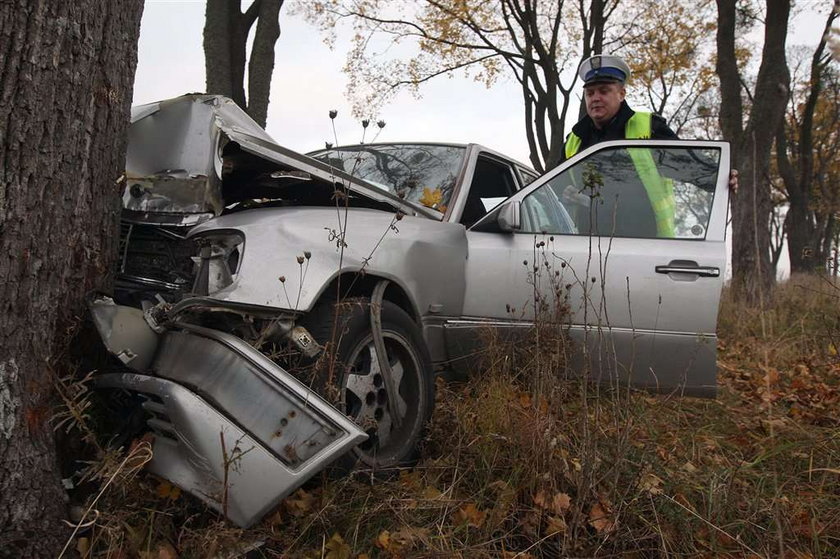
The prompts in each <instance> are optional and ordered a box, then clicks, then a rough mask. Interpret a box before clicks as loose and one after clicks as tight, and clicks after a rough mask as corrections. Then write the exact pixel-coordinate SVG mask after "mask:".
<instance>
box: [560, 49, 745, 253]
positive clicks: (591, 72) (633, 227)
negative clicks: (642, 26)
mask: <svg viewBox="0 0 840 559" xmlns="http://www.w3.org/2000/svg"><path fill="white" fill-rule="evenodd" d="M578 75H579V76H580V79H581V80H582V81H583V93H584V95H583V98H584V103H585V105H586V116H584V117H583V118H582V119H580V121H578V122H577V124H575V125H574V126H573V127H572V131H571V133H570V134H569V136H568V137H567V138H566V145H565V156H566V159H568V158H570V157H572V156H573V155H575V154H576V153H578V152H580V151H583V150H584V149H586V148H588V147H590V146H592V145H594V144H597V143H599V142H606V141H610V140H624V139H653V140H676V139H678V138H677V135H676V133H674V131H673V130H671V129H670V128H669V127H668V125H667V123H666V122H665V119H664V118H662V117H661V116H659V115H657V114H654V113H650V112H642V111H634V110H633V109H631V108H630V106H629V105H628V104H627V102H626V101H625V96H626V90H625V87H624V84H625V83H626V82H627V80H628V78H629V77H630V68H629V67H628V66H627V63H626V62H624V60H623V59H622V58H621V57H618V56H611V55H603V54H597V55H595V56H591V57H589V58H587V59H586V60H584V61H583V63H582V64H581V65H580V68H579V69H578ZM630 155H631V156H632V159H633V161H632V164H633V166H634V167H635V170H636V172H637V174H638V177H639V178H640V179H641V183H642V185H643V186H644V191H645V194H646V195H647V196H645V195H641V196H640V195H639V194H638V193H633V192H624V194H625V196H624V202H623V204H624V210H625V212H624V215H625V216H633V217H635V218H636V219H634V220H632V221H634V222H635V223H632V224H628V223H624V224H622V226H621V227H619V228H618V230H616V233H618V234H621V233H622V232H623V231H621V228H622V227H626V228H627V229H628V231H627V232H626V234H628V235H630V236H637V235H638V236H658V237H672V236H673V235H674V225H673V224H674V209H675V201H674V194H673V188H672V187H671V186H669V184H670V183H669V181H668V179H666V178H665V177H661V176H659V174H658V172H657V171H656V165H655V164H654V162H653V160H652V159H651V158H650V157H651V156H650V154H649V152H648V151H647V150H634V151H633V152H632V153H630ZM729 187H730V189H731V190H732V191H733V192H734V191H735V190H737V188H738V171H736V170H734V169H733V170H731V171H730V175H729ZM628 195H629V196H628ZM566 196H569V194H568V193H564V197H566ZM649 217H650V218H651V219H648V218H649ZM645 222H650V223H655V224H656V227H655V230H647V231H646V230H644V228H643V227H642V225H641V224H643V223H645Z"/></svg>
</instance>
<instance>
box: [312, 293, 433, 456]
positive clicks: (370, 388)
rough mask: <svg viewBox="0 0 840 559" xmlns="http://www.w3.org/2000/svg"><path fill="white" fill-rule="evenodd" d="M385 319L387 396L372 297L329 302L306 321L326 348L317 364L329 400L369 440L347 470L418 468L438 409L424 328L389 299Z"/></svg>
mask: <svg viewBox="0 0 840 559" xmlns="http://www.w3.org/2000/svg"><path fill="white" fill-rule="evenodd" d="M336 312H337V313H338V317H337V320H336V316H335V313H336ZM380 316H381V322H382V337H383V343H384V347H385V352H386V354H387V359H388V363H389V364H390V368H391V374H392V378H393V386H394V388H395V390H394V393H390V392H389V390H388V386H389V383H388V382H387V380H386V378H385V376H384V375H385V373H384V372H383V371H382V370H381V368H380V365H379V356H378V355H377V350H376V344H375V343H374V340H373V332H372V329H371V320H370V300H369V299H367V298H354V299H350V300H347V301H343V302H341V303H338V304H335V303H332V304H326V303H325V304H323V306H322V307H320V308H316V309H314V310H313V312H312V313H311V314H310V315H309V316H308V317H306V320H304V325H305V326H306V327H307V328H308V329H309V332H310V333H311V334H312V336H313V337H314V338H315V339H316V340H317V341H318V342H319V343H320V344H322V345H324V346H325V347H326V348H327V351H326V353H325V355H324V357H323V358H322V359H321V360H320V362H319V364H318V377H317V378H318V379H319V380H318V384H320V385H321V386H322V388H323V391H324V392H325V393H326V394H327V395H328V397H329V396H330V392H332V393H333V396H334V397H333V398H330V399H332V400H335V399H337V400H338V401H337V405H338V407H339V409H342V410H343V411H344V413H346V414H347V415H348V416H349V417H351V418H352V419H353V420H354V421H356V423H357V424H358V425H359V426H361V427H362V429H364V430H365V431H366V432H367V434H368V440H367V441H365V442H364V443H362V444H360V445H359V446H358V447H356V448H355V449H354V451H353V453H352V456H350V457H348V458H345V463H344V464H341V466H349V467H352V466H354V465H356V463H361V464H364V465H365V466H367V467H370V468H373V469H376V470H383V469H388V468H393V467H399V466H406V465H410V464H412V463H413V462H415V461H416V460H417V458H418V457H419V445H420V442H421V441H422V438H423V435H424V432H425V428H426V424H427V423H428V421H429V419H430V417H431V414H432V410H433V408H434V397H435V395H434V390H435V386H434V376H433V371H432V365H431V359H430V358H429V353H428V350H427V349H426V345H425V343H424V341H423V336H422V334H421V332H420V329H419V328H418V326H417V324H416V323H415V322H414V321H413V320H412V319H411V317H409V316H408V315H407V314H406V313H405V311H403V310H402V309H401V308H399V307H398V306H396V305H395V304H393V303H391V302H389V301H383V302H382V308H381V313H380ZM334 324H335V325H337V328H336V330H335V333H333V325H334ZM332 348H335V350H334V351H333V350H332ZM331 388H332V390H331ZM335 388H338V390H337V391H336V390H335ZM336 397H337V398H336ZM346 462H350V463H346Z"/></svg>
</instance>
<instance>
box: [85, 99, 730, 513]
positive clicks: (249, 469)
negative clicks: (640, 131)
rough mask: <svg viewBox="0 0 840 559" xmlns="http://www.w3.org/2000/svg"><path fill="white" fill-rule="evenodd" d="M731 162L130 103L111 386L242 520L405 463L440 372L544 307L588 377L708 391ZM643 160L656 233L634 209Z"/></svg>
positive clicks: (672, 149) (162, 452)
mask: <svg viewBox="0 0 840 559" xmlns="http://www.w3.org/2000/svg"><path fill="white" fill-rule="evenodd" d="M728 169H729V148H728V145H727V144H725V143H719V142H701V141H652V140H646V141H633V142H624V141H619V142H606V143H603V144H599V145H597V146H594V147H592V148H589V149H587V150H586V151H584V152H582V153H580V154H579V155H577V156H575V157H574V158H572V159H570V160H569V161H567V162H565V163H564V164H563V165H561V166H560V167H558V168H556V169H554V170H553V171H551V172H549V173H548V174H546V175H544V176H542V177H539V178H538V177H537V174H536V173H534V171H533V170H531V169H529V168H528V167H527V166H524V165H522V164H519V163H517V162H515V161H513V160H511V159H509V158H507V157H504V156H502V155H500V154H498V153H495V152H493V151H490V150H488V149H486V148H483V147H482V146H478V145H475V144H469V145H455V144H429V143H399V144H394V143H392V144H371V145H357V146H348V147H336V148H328V149H325V150H321V151H318V152H314V153H312V154H309V155H303V154H299V153H296V152H294V151H291V150H288V149H286V148H283V147H281V146H279V145H278V144H277V143H275V141H274V140H273V139H272V138H271V137H269V136H268V135H267V134H266V133H265V132H264V131H263V130H262V129H261V128H260V127H258V126H257V125H256V124H255V123H254V122H253V121H251V119H250V118H249V117H248V116H247V115H246V114H245V113H244V112H242V111H241V110H240V109H239V108H238V107H237V106H236V105H235V104H234V103H233V102H232V101H230V100H228V99H226V98H223V97H219V96H210V95H188V96H184V97H180V98H176V99H172V100H168V101H162V102H159V103H152V104H149V105H143V106H140V107H136V108H135V109H134V110H133V112H132V124H131V127H130V133H129V149H128V155H127V161H126V175H125V185H124V192H123V213H122V231H121V242H120V258H119V269H118V270H117V283H116V288H115V293H114V297H113V298H109V297H104V296H99V297H97V298H95V299H93V300H92V301H91V305H90V306H91V310H92V315H93V319H94V323H95V324H96V325H97V327H98V329H99V331H100V334H101V335H102V337H103V340H104V342H105V345H106V347H107V348H108V349H109V351H110V352H111V353H113V354H114V355H115V356H116V357H117V358H118V359H119V364H118V366H115V367H114V369H113V370H111V371H108V372H107V373H105V374H102V375H100V376H99V377H98V379H97V383H98V386H99V387H100V388H102V389H107V390H109V391H116V392H119V393H120V394H123V395H126V394H127V395H129V396H130V398H131V401H132V402H133V404H129V407H130V406H134V408H133V409H136V410H139V411H138V412H137V413H139V414H141V416H142V425H143V428H144V429H147V430H151V432H152V433H153V434H154V458H153V459H152V461H151V463H150V464H149V466H148V467H149V469H151V470H152V471H153V472H154V473H156V474H158V475H160V476H162V477H165V478H167V479H169V480H170V481H172V482H173V483H175V484H177V485H179V486H181V487H182V488H184V489H186V490H187V491H189V492H191V493H193V494H194V495H196V496H197V497H199V498H200V499H202V500H204V501H205V502H206V503H208V504H209V505H210V506H212V507H214V508H216V509H217V510H219V511H220V512H222V513H223V514H225V515H226V516H227V517H228V518H230V519H231V520H232V521H233V522H235V523H236V524H238V525H240V526H249V525H251V524H253V523H254V522H256V521H258V520H259V519H260V518H262V516H263V515H265V514H266V513H267V512H268V511H270V510H271V509H272V508H273V507H274V506H276V505H277V503H278V502H279V501H280V500H281V499H282V498H283V497H285V496H286V495H288V494H289V493H291V492H292V491H293V490H294V489H296V488H297V487H299V486H300V485H301V484H302V483H304V482H305V481H306V479H308V478H309V477H311V476H312V475H313V474H314V473H316V472H317V471H319V470H322V469H323V468H325V467H326V466H328V465H330V464H335V463H336V461H338V463H340V464H342V465H343V466H345V467H359V466H361V467H367V468H371V469H387V468H392V467H395V466H399V465H403V464H408V463H410V462H411V460H412V459H414V458H416V452H417V444H418V442H419V441H420V439H421V438H422V433H423V428H424V425H425V423H426V422H427V420H428V418H429V417H430V414H431V411H432V408H433V405H434V375H435V373H436V372H440V371H451V372H454V373H465V372H470V369H472V368H473V367H474V366H475V359H474V357H475V356H476V355H477V354H478V353H480V351H481V349H482V348H481V343H482V342H481V340H482V336H481V332H483V331H485V330H487V329H488V328H490V329H497V330H499V331H502V332H506V333H515V332H519V331H525V330H527V329H529V328H532V327H533V325H534V322H535V321H536V320H538V319H539V315H540V309H541V308H542V307H544V306H545V304H546V302H547V301H549V302H551V301H559V300H560V298H562V301H563V302H564V305H566V307H567V309H568V311H567V316H566V318H565V320H566V323H565V325H564V327H565V328H568V329H569V333H570V335H571V337H572V338H573V339H576V340H577V341H578V342H579V343H578V344H576V346H577V347H580V348H581V351H576V352H575V357H574V359H575V360H576V361H575V362H576V364H577V366H579V367H580V369H581V370H582V371H585V374H587V375H589V376H591V377H593V378H595V379H601V380H607V379H609V380H616V381H620V382H625V383H629V384H631V385H633V386H637V387H642V388H647V389H653V390H658V391H668V392H670V391H679V392H680V393H684V394H689V395H699V396H714V394H715V390H716V370H715V369H716V364H715V346H716V336H715V323H716V318H717V307H718V300H719V297H720V290H721V286H722V282H723V276H724V271H725V264H726V254H725V245H724V236H725V229H726V211H727V204H728V192H727V181H728V178H727V177H728ZM653 171H657V173H658V174H657V175H656V176H657V177H659V179H658V180H659V181H661V183H660V184H659V187H661V188H664V189H666V190H667V192H669V193H670V195H671V199H672V200H673V205H674V209H673V214H672V216H671V218H670V222H669V227H670V228H669V229H668V231H667V234H665V235H663V234H662V231H659V232H657V231H656V229H655V228H654V233H653V234H651V233H650V227H649V226H648V225H649V224H645V223H641V221H643V219H642V218H638V217H636V214H637V213H638V211H637V209H638V208H637V206H638V199H639V198H640V197H641V198H642V199H645V198H644V197H645V188H648V187H649V184H647V185H645V184H643V181H642V178H644V179H645V180H648V182H649V181H650V177H651V176H653V175H652V172H653ZM558 327H559V326H558ZM121 409H123V412H121V413H127V412H125V411H124V410H125V407H123V408H121Z"/></svg>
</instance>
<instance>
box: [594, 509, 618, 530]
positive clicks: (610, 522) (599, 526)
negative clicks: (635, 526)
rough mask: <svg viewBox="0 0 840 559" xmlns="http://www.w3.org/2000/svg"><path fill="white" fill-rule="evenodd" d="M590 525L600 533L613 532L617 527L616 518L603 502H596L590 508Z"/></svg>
mask: <svg viewBox="0 0 840 559" xmlns="http://www.w3.org/2000/svg"><path fill="white" fill-rule="evenodd" d="M589 525H590V526H592V527H593V528H595V531H596V532H598V533H599V534H605V533H609V532H612V530H613V528H615V520H614V519H613V517H612V515H611V514H610V513H609V511H608V507H605V506H602V505H601V503H595V504H594V505H592V508H591V509H589Z"/></svg>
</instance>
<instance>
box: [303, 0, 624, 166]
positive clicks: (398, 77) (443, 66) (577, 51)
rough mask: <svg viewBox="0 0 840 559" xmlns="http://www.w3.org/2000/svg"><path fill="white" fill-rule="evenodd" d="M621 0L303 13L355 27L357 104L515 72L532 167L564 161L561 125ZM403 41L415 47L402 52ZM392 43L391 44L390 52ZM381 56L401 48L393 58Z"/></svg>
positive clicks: (466, 1) (456, 3)
mask: <svg viewBox="0 0 840 559" xmlns="http://www.w3.org/2000/svg"><path fill="white" fill-rule="evenodd" d="M619 2H620V0H574V1H573V0H568V1H566V0H553V1H550V2H532V1H528V0H496V1H495V2H488V1H486V0H424V1H420V2H408V1H403V2H396V1H392V0H371V1H368V2H361V3H360V2H355V1H353V0H343V1H338V2H333V1H330V0H315V1H313V2H309V3H307V4H306V5H304V6H303V7H302V8H301V9H302V11H303V13H304V15H306V16H307V17H308V18H309V19H310V20H311V21H314V22H316V23H318V24H319V25H321V27H322V29H324V30H325V31H327V32H328V33H331V32H333V30H334V29H335V26H336V24H337V23H338V22H340V21H341V20H345V19H347V20H350V21H352V22H353V25H354V26H355V31H356V33H355V39H354V40H355V44H354V48H353V50H352V51H351V52H350V53H349V55H348V59H347V65H346V70H347V71H348V72H349V74H350V75H351V80H350V86H349V87H350V91H349V93H350V96H351V98H353V99H354V100H355V101H356V107H357V108H359V107H363V108H364V109H367V110H370V108H371V107H376V106H378V105H380V104H381V103H383V102H384V101H385V100H387V99H388V98H389V97H390V96H391V95H393V94H394V93H395V92H396V91H398V90H399V89H401V88H405V87H407V88H409V89H412V90H414V91H417V89H418V87H419V86H420V85H422V84H423V83H425V82H427V81H429V80H431V79H434V78H436V77H438V76H442V75H447V74H451V73H453V72H456V71H464V72H467V73H468V74H469V73H471V75H473V77H475V78H476V79H477V80H480V81H482V82H484V83H485V84H486V85H488V86H489V85H490V84H492V83H493V82H494V81H495V80H497V79H498V78H499V77H500V76H502V75H506V76H510V77H513V78H514V79H515V80H516V82H517V83H518V84H519V86H520V88H521V90H522V99H523V101H524V117H525V131H526V138H527V141H528V147H529V150H530V160H531V164H532V165H533V166H534V168H535V169H537V170H540V171H544V170H548V169H551V168H552V167H554V166H556V165H557V164H558V163H560V162H561V161H562V160H563V145H564V143H565V136H564V129H565V126H566V119H567V116H568V111H569V106H570V103H571V102H572V92H573V90H574V87H575V84H576V83H577V76H576V74H575V73H574V72H573V73H572V76H571V77H570V78H567V79H565V81H564V79H562V78H561V73H562V72H563V70H564V69H576V68H577V65H578V64H579V62H580V60H581V59H582V58H584V57H587V56H589V55H591V54H595V53H600V52H602V50H603V49H604V48H606V47H607V46H609V45H610V44H611V43H610V41H609V40H608V38H607V37H608V33H607V23H608V22H609V20H610V18H611V17H612V15H613V14H614V13H615V10H616V8H617V7H618V5H619ZM403 45H411V46H412V47H414V48H415V49H416V52H415V53H414V55H411V56H407V57H402V53H404V52H405V50H404V49H401V48H400V47H401V46H403ZM392 47H394V48H392ZM381 52H397V53H400V54H398V55H396V56H395V57H394V58H386V57H383V56H381V55H380V53H381Z"/></svg>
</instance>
